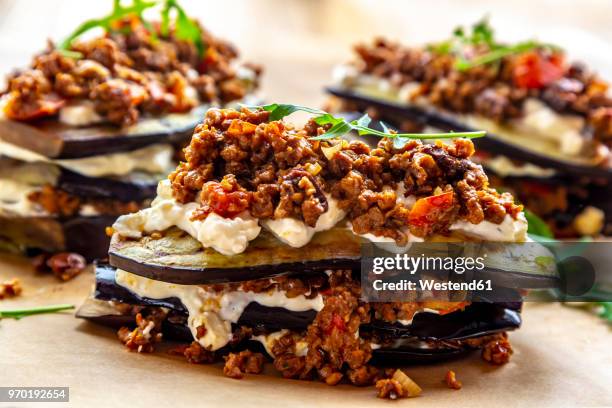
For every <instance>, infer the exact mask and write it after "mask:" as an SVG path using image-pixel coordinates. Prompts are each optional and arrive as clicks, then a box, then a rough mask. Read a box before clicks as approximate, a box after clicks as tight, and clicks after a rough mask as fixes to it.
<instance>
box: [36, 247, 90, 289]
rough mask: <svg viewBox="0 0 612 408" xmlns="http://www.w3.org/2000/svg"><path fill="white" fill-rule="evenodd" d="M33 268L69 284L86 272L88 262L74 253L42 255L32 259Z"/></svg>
mask: <svg viewBox="0 0 612 408" xmlns="http://www.w3.org/2000/svg"><path fill="white" fill-rule="evenodd" d="M32 266H33V267H34V270H35V271H36V272H41V273H49V272H50V273H52V274H53V275H54V276H55V277H56V278H58V279H59V280H61V281H63V282H67V281H69V280H71V279H73V278H74V277H76V276H77V275H79V274H80V273H81V272H83V271H84V270H85V268H86V267H87V261H86V260H85V258H83V257H82V256H81V255H79V254H77V253H74V252H58V253H55V254H49V253H42V254H39V255H37V256H35V257H34V258H32Z"/></svg>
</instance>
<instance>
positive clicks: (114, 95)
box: [5, 20, 261, 125]
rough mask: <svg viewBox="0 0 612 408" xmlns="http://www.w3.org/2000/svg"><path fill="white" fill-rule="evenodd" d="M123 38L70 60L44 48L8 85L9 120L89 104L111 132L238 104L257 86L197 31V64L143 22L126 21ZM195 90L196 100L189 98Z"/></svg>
mask: <svg viewBox="0 0 612 408" xmlns="http://www.w3.org/2000/svg"><path fill="white" fill-rule="evenodd" d="M123 25H124V27H126V28H127V27H128V26H129V28H130V29H129V31H128V32H122V31H121V30H117V31H115V32H113V33H110V34H107V35H105V36H102V37H97V38H94V39H91V40H87V41H79V42H77V43H75V44H73V45H72V47H71V51H75V52H79V53H81V54H82V56H83V58H81V59H75V58H71V57H68V56H65V55H64V54H62V53H61V52H60V51H58V50H57V49H56V48H55V46H54V44H52V43H49V46H48V49H47V50H46V51H44V52H42V53H41V54H39V55H37V56H35V57H34V59H33V61H32V64H31V66H30V68H27V69H23V70H21V71H18V72H15V73H14V74H13V75H12V76H11V77H10V78H9V81H8V89H7V91H6V93H7V94H8V102H7V104H6V106H5V114H6V116H7V117H8V118H10V119H14V120H20V121H28V120H33V119H38V118H42V117H48V116H52V115H55V114H57V112H58V111H59V109H60V108H61V107H62V106H64V105H66V104H68V103H70V102H79V101H91V102H93V104H94V107H95V110H96V112H97V113H98V114H99V115H101V116H102V117H103V118H104V119H105V120H106V121H108V122H111V123H114V124H116V125H130V124H133V123H135V122H136V121H137V120H138V118H139V117H140V116H141V115H145V114H147V115H160V114H164V113H170V112H187V111H189V110H191V109H192V108H193V107H195V106H196V105H198V104H200V103H209V102H218V103H226V102H230V101H235V100H239V99H242V98H243V97H244V96H245V95H246V94H247V93H248V92H249V91H250V88H251V87H252V86H256V82H257V78H258V77H259V74H260V71H261V70H260V68H259V67H257V66H254V65H249V64H245V65H244V66H245V67H248V68H250V69H252V70H253V72H254V74H255V83H254V84H248V83H247V82H245V81H244V80H243V79H241V78H239V77H238V76H237V71H236V68H235V67H234V66H233V64H234V62H235V61H236V60H237V57H238V52H237V51H236V49H235V48H234V46H233V45H231V44H230V43H228V42H225V41H223V40H220V39H218V38H216V37H213V36H212V35H211V34H210V33H208V32H206V31H205V30H202V31H203V35H202V40H203V43H204V44H205V46H206V50H205V54H204V55H203V56H202V57H200V56H199V55H198V50H197V48H196V46H195V45H194V44H192V43H190V42H187V41H182V40H179V39H177V38H176V37H175V36H174V35H173V34H170V35H169V36H167V37H163V36H162V35H161V34H160V33H158V34H157V36H156V38H155V39H153V38H152V36H151V35H150V33H149V32H148V31H147V29H146V28H145V27H144V26H143V25H142V23H140V22H138V21H136V20H133V21H132V20H125V21H124V22H123ZM190 88H193V89H195V91H196V92H195V94H197V95H193V94H192V92H190Z"/></svg>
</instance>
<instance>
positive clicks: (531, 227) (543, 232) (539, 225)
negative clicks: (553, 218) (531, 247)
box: [525, 210, 555, 241]
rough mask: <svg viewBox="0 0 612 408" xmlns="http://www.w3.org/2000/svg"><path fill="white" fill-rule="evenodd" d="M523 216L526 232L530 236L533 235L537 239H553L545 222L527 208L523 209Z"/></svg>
mask: <svg viewBox="0 0 612 408" xmlns="http://www.w3.org/2000/svg"><path fill="white" fill-rule="evenodd" d="M525 218H526V219H527V225H528V227H527V232H528V233H529V235H531V236H535V237H537V238H540V239H536V241H539V240H541V239H544V240H551V239H554V237H555V236H554V235H553V233H552V231H551V229H550V227H549V226H548V224H546V222H545V221H544V220H543V219H541V218H540V217H538V216H537V215H535V214H534V213H532V212H531V211H529V210H525Z"/></svg>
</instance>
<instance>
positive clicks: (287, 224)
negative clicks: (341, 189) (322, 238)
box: [261, 194, 346, 248]
mask: <svg viewBox="0 0 612 408" xmlns="http://www.w3.org/2000/svg"><path fill="white" fill-rule="evenodd" d="M325 198H326V199H327V204H328V208H327V211H326V212H324V213H323V214H321V215H320V216H319V219H318V220H317V223H316V224H315V226H314V227H309V226H308V225H306V223H305V222H304V221H302V220H298V219H295V218H289V217H285V218H278V219H266V220H262V221H261V224H262V225H263V227H264V228H265V229H267V230H268V231H270V232H271V233H272V234H273V235H274V236H275V237H276V238H278V240H279V241H281V242H283V243H285V244H287V245H289V246H292V247H294V248H299V247H303V246H304V245H306V244H307V243H308V242H310V240H311V239H312V237H313V235H314V234H315V233H317V232H320V231H327V230H329V229H331V228H333V227H334V226H335V225H336V224H338V222H340V221H341V220H342V219H344V217H346V211H344V210H342V209H340V207H338V200H336V199H335V198H333V197H332V196H331V195H329V194H325Z"/></svg>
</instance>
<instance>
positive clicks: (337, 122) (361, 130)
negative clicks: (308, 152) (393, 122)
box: [250, 103, 486, 148]
mask: <svg viewBox="0 0 612 408" xmlns="http://www.w3.org/2000/svg"><path fill="white" fill-rule="evenodd" d="M250 108H254V109H263V110H265V111H267V112H270V120H280V119H282V118H284V117H285V116H289V115H291V114H292V113H295V112H306V113H310V114H313V115H315V116H314V118H313V120H314V121H315V122H316V123H317V125H319V126H325V125H331V127H330V128H329V129H328V130H327V132H325V133H324V134H322V135H320V136H314V137H311V138H310V139H311V140H329V139H335V138H338V137H341V136H343V135H345V134H347V133H349V132H351V131H356V132H357V133H358V134H359V135H360V136H363V135H374V136H378V137H386V138H389V139H393V145H394V147H396V148H401V147H402V146H404V144H405V143H406V142H407V141H408V140H409V139H422V140H431V139H454V138H459V137H466V138H476V137H483V136H484V135H485V134H486V132H485V131H477V132H448V133H394V132H393V131H391V130H389V128H388V127H387V126H386V125H385V124H384V123H382V127H383V131H382V132H381V131H379V130H376V129H372V128H369V127H368V126H369V124H370V122H371V121H372V119H371V118H370V117H369V116H368V115H367V114H365V115H363V116H362V117H360V118H359V119H356V120H352V121H350V122H348V121H347V120H346V119H344V118H337V117H335V116H333V115H332V114H330V113H327V112H325V111H322V110H319V109H313V108H309V107H306V106H300V105H291V104H280V103H272V104H269V105H262V106H251V107H250Z"/></svg>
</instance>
